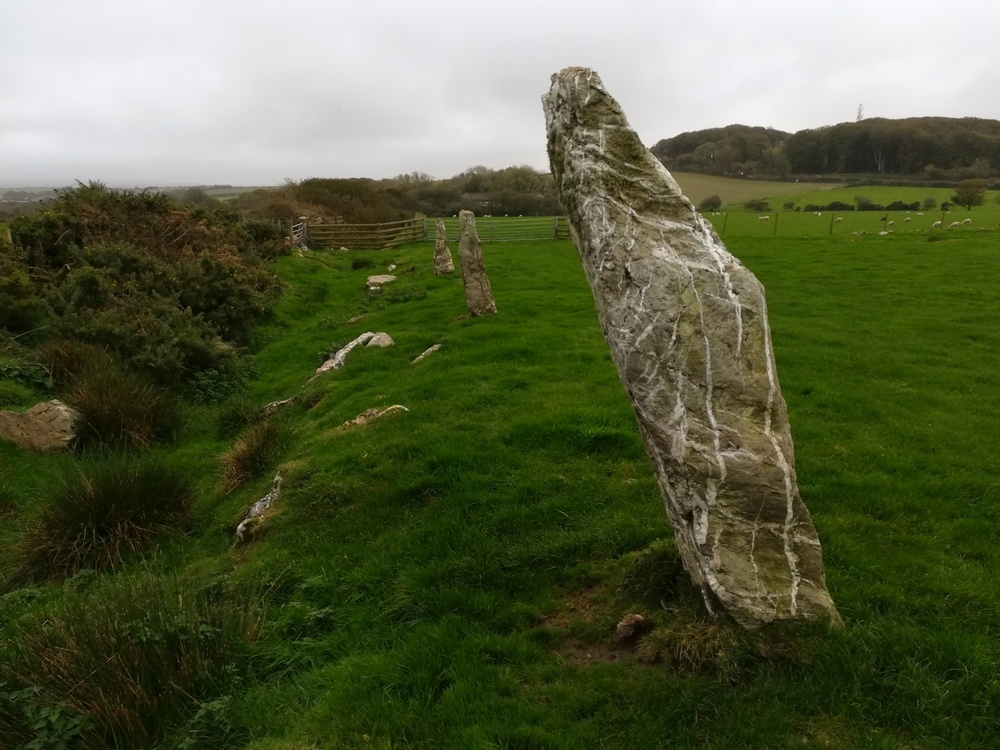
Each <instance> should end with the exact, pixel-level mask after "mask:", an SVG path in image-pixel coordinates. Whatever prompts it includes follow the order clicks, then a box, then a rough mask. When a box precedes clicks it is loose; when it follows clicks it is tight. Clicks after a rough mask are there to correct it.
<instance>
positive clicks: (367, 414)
mask: <svg viewBox="0 0 1000 750" xmlns="http://www.w3.org/2000/svg"><path fill="white" fill-rule="evenodd" d="M404 411H409V409H407V408H406V407H405V406H402V405H400V404H393V405H392V406H389V407H387V408H385V409H365V411H363V412H361V413H360V414H359V415H358V416H356V417H355V418H354V419H352V420H350V421H348V422H344V424H342V425H341V426H340V429H342V430H343V429H346V428H347V427H364V426H365V425H369V424H371V423H372V422H374V421H375V420H376V419H382V417H387V416H389V415H390V414H397V413H399V412H404Z"/></svg>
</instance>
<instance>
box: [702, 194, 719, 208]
mask: <svg viewBox="0 0 1000 750" xmlns="http://www.w3.org/2000/svg"><path fill="white" fill-rule="evenodd" d="M721 207H722V198H720V197H719V196H717V195H710V196H708V197H707V198H705V200H703V201H702V202H701V203H699V204H698V210H699V211H702V212H705V211H718V210H719V209H720V208H721Z"/></svg>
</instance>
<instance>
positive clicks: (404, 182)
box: [188, 166, 562, 224]
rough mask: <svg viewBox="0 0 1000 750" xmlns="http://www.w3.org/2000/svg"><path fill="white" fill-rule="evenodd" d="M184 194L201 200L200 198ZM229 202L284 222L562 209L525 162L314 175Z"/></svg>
mask: <svg viewBox="0 0 1000 750" xmlns="http://www.w3.org/2000/svg"><path fill="white" fill-rule="evenodd" d="M189 192H190V191H189ZM188 198H189V199H190V200H192V201H195V200H200V201H203V197H202V196H195V195H189V196H188ZM230 205H231V206H232V207H233V208H235V209H237V210H238V211H240V212H241V213H242V214H243V215H245V216H248V217H252V218H259V219H278V220H282V221H288V220H294V219H296V218H298V217H299V216H308V217H310V218H314V217H315V218H323V219H324V220H337V221H342V222H346V223H357V224H375V223H379V222H387V221H396V220H399V219H406V218H410V217H412V216H413V215H414V214H415V213H422V214H424V215H426V216H452V215H455V214H457V213H458V212H459V211H461V210H463V209H467V210H469V211H472V212H474V213H476V214H477V215H484V214H491V215H493V216H504V215H507V216H553V215H557V214H561V213H562V208H561V207H560V205H559V199H558V198H557V197H556V192H555V184H554V182H553V180H552V176H551V175H550V174H548V173H545V172H539V171H537V170H535V169H534V168H532V167H529V166H513V167H506V168H504V169H490V168H488V167H484V166H474V167H470V168H468V169H466V170H464V171H463V172H460V173H459V174H457V175H455V176H454V177H450V178H447V179H442V180H437V179H434V178H433V177H432V176H430V175H428V174H425V173H423V172H410V173H407V174H400V175H397V176H396V177H393V178H390V179H384V180H374V179H369V178H350V179H333V178H320V177H313V178H309V179H306V180H301V181H298V182H292V181H288V182H286V183H285V184H284V185H283V186H281V187H279V188H277V189H267V190H255V191H253V192H249V193H244V194H243V195H240V196H239V197H238V198H236V199H235V200H234V201H232V202H231V204H230Z"/></svg>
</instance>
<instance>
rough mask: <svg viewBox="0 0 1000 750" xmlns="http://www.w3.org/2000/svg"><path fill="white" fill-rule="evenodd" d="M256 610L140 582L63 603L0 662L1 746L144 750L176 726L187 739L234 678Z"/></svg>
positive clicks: (236, 599) (251, 594)
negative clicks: (188, 725)
mask: <svg viewBox="0 0 1000 750" xmlns="http://www.w3.org/2000/svg"><path fill="white" fill-rule="evenodd" d="M263 609H264V600H263V597H262V596H261V595H260V593H259V592H257V591H255V590H250V591H241V592H221V593H220V592H218V591H213V590H208V589H203V590H188V589H186V588H184V587H183V586H182V585H180V584H179V583H177V582H164V581H162V580H158V579H156V578H153V577H150V576H142V577H139V578H134V579H128V578H126V579H118V580H112V581H108V582H105V583H104V584H103V585H101V586H99V587H97V588H95V589H93V590H91V591H89V592H85V593H74V592H70V593H68V594H67V595H66V596H65V597H64V599H63V601H62V602H61V603H60V604H59V606H58V607H56V608H55V609H53V610H51V611H48V612H45V613H38V614H36V615H31V616H27V617H25V618H23V619H22V620H20V621H19V622H18V623H16V625H15V626H14V638H13V640H11V641H9V642H8V643H7V644H6V648H5V651H6V653H2V652H0V657H2V658H0V747H4V742H5V741H6V742H8V743H10V744H9V747H11V748H13V747H23V746H24V744H25V743H28V742H35V743H37V744H34V745H28V746H29V747H32V746H34V747H66V748H69V747H73V748H83V749H84V750H91V749H93V750H98V749H104V748H139V747H150V746H151V745H154V744H156V743H158V742H160V741H162V740H163V739H165V738H166V737H168V736H169V735H171V734H173V730H174V729H176V728H177V727H179V726H181V725H183V724H184V723H185V722H186V721H189V720H190V721H191V722H192V723H193V726H194V728H195V729H198V724H199V722H194V721H193V719H194V717H195V714H196V713H197V712H198V710H199V707H204V706H205V705H207V704H209V702H211V701H215V700H219V699H221V698H222V696H224V694H225V693H226V691H227V690H228V689H229V688H230V687H231V686H233V685H234V684H237V683H238V682H239V681H240V680H241V678H242V675H243V674H244V673H245V671H246V666H247V663H248V657H249V647H250V645H251V644H252V643H253V642H254V641H255V640H256V638H257V635H258V632H259V629H260V624H261V620H262V617H263ZM201 723H205V722H204V721H202V722H201ZM59 735H61V737H60V736H59ZM44 738H52V739H53V740H57V739H61V740H62V741H63V743H64V744H42V743H40V742H39V741H40V740H41V739H44ZM185 746H187V745H185Z"/></svg>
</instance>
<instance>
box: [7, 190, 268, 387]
mask: <svg viewBox="0 0 1000 750" xmlns="http://www.w3.org/2000/svg"><path fill="white" fill-rule="evenodd" d="M11 235H12V238H13V244H14V251H13V252H12V253H5V254H4V255H3V256H2V257H0V271H2V273H0V279H2V280H0V328H5V329H7V330H11V331H15V332H21V331H26V330H31V329H32V328H35V327H39V326H40V325H41V323H42V322H45V323H46V324H47V329H46V334H45V335H47V336H50V337H54V338H57V339H67V340H72V341H81V342H86V343H89V344H92V345H95V346H97V347H100V348H103V349H106V350H107V351H108V352H110V353H112V354H113V355H114V356H115V357H116V358H118V359H120V360H121V361H123V362H124V363H126V364H127V365H128V366H129V367H130V368H131V369H133V370H136V371H139V372H143V373H145V374H146V375H149V376H150V377H152V378H153V379H154V380H155V381H156V382H158V383H160V384H162V385H166V386H169V387H182V386H185V385H188V384H190V383H191V382H192V381H193V380H194V379H195V377H196V376H197V375H198V374H199V373H202V372H205V371H208V370H212V371H214V372H215V373H217V374H218V375H220V376H221V379H222V381H224V382H235V381H236V380H237V379H238V378H237V376H238V373H239V368H240V363H239V361H240V357H239V354H238V352H237V351H236V350H235V349H234V347H236V346H247V345H248V344H249V343H250V334H251V331H252V330H253V326H254V325H255V324H256V323H258V322H260V321H261V320H263V319H264V318H265V317H266V316H267V315H268V314H269V312H270V308H271V304H272V303H273V301H274V299H275V298H276V296H277V295H278V293H279V291H280V286H279V284H278V282H277V279H276V278H275V276H274V274H273V273H272V272H271V271H270V270H269V269H268V268H266V267H265V265H264V262H263V260H262V259H264V258H272V257H274V256H275V255H276V254H277V253H278V252H281V251H282V248H283V242H282V237H281V231H280V229H276V228H274V227H266V226H264V225H258V224H255V225H253V226H250V227H245V226H244V225H243V223H242V221H241V220H240V219H239V217H238V216H236V215H235V214H227V213H226V212H223V211H219V212H214V213H212V212H207V211H205V210H204V209H202V208H196V207H192V206H182V205H180V204H177V203H176V202H175V201H173V200H172V199H171V198H169V197H168V196H165V195H161V194H147V193H133V192H129V191H118V190H108V189H107V188H105V187H104V186H103V185H101V184H100V183H91V184H89V185H81V186H79V187H77V188H74V189H72V190H67V191H64V192H63V193H62V194H61V195H60V196H59V197H57V198H56V199H55V200H54V201H53V203H52V204H51V208H50V210H49V211H47V212H46V213H44V214H41V215H36V216H30V217H28V216H26V217H17V218H16V219H15V220H13V221H12V222H11ZM8 266H9V268H8ZM29 268H31V278H30V279H29V277H28V274H27V271H28V269H29Z"/></svg>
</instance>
